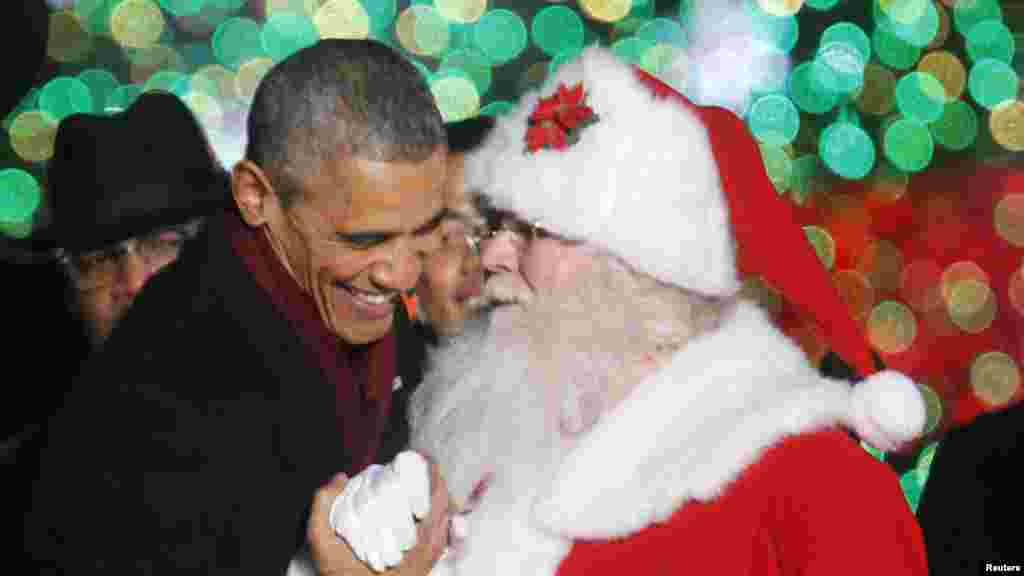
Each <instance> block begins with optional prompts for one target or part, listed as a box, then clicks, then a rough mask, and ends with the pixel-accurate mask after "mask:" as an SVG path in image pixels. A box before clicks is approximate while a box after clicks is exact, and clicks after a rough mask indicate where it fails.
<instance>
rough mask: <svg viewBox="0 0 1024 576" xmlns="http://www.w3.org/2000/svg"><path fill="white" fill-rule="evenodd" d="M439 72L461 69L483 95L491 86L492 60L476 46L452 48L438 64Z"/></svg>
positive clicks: (478, 92)
mask: <svg viewBox="0 0 1024 576" xmlns="http://www.w3.org/2000/svg"><path fill="white" fill-rule="evenodd" d="M437 70H438V73H443V72H444V71H446V70H459V71H461V72H462V73H464V74H466V75H467V76H468V77H469V78H470V79H471V80H472V81H473V85H475V86H476V92H477V94H479V95H480V96H483V95H484V94H486V93H487V91H488V90H490V88H491V77H492V75H491V61H490V59H488V58H487V56H486V55H485V54H484V53H483V52H481V51H480V50H478V49H476V48H469V49H462V50H452V51H451V52H449V53H448V55H447V56H445V57H444V59H442V60H441V64H440V66H438V69H437Z"/></svg>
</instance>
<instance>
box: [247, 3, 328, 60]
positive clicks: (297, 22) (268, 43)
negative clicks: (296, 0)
mask: <svg viewBox="0 0 1024 576" xmlns="http://www.w3.org/2000/svg"><path fill="white" fill-rule="evenodd" d="M319 39H320V32H319V31H318V30H317V28H316V25H315V24H314V23H313V20H312V19H310V18H309V16H307V15H305V14H297V13H295V12H277V13H276V14H272V15H271V16H270V17H269V18H267V21H266V22H265V23H264V24H263V30H262V31H261V33H260V42H261V45H262V47H263V51H264V52H265V53H266V54H267V56H269V57H270V59H271V60H274V61H275V62H280V61H281V60H284V59H285V58H287V57H288V56H290V55H292V54H294V53H295V52H298V51H299V50H301V49H303V48H305V47H307V46H312V45H313V44H316V42H317V40H319Z"/></svg>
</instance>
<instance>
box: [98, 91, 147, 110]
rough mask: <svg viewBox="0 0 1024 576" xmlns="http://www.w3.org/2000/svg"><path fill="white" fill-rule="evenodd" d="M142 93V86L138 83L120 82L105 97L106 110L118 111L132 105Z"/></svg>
mask: <svg viewBox="0 0 1024 576" xmlns="http://www.w3.org/2000/svg"><path fill="white" fill-rule="evenodd" d="M140 94H142V86H140V85H138V84H122V85H120V86H118V87H117V88H115V89H114V91H113V92H111V93H110V96H109V97H108V98H107V104H106V107H105V110H106V112H110V113H112V112H119V111H121V110H124V109H126V108H128V107H129V106H131V105H132V102H135V99H136V98H138V97H139V95H140Z"/></svg>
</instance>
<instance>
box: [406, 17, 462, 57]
mask: <svg viewBox="0 0 1024 576" xmlns="http://www.w3.org/2000/svg"><path fill="white" fill-rule="evenodd" d="M451 29H452V26H451V23H450V22H448V20H446V19H445V17H444V16H442V15H441V13H440V12H438V11H437V10H435V9H434V8H433V7H432V6H431V7H429V9H425V10H418V11H417V13H416V20H415V23H414V24H413V30H412V33H413V36H414V37H415V39H416V45H417V46H419V47H420V50H422V51H423V52H425V53H427V54H430V55H431V56H438V57H439V56H440V55H441V54H443V53H444V51H445V50H447V49H448V48H449V47H450V46H451V38H452V35H451Z"/></svg>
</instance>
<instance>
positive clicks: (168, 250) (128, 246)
mask: <svg viewBox="0 0 1024 576" xmlns="http://www.w3.org/2000/svg"><path fill="white" fill-rule="evenodd" d="M201 224H202V220H201V219H197V220H193V221H191V222H187V223H185V224H181V225H178V226H171V227H168V228H161V229H159V230H156V231H154V232H151V233H149V234H146V235H144V236H138V237H135V238H129V239H127V240H123V241H121V242H118V243H117V244H114V245H112V246H108V247H106V248H102V249H100V250H93V251H90V252H84V253H81V254H70V253H67V252H61V253H59V254H58V260H59V261H60V263H61V264H62V265H63V266H64V269H65V270H66V271H67V273H68V276H69V277H70V278H71V280H72V281H73V282H74V283H75V286H76V287H77V288H78V289H79V290H80V291H83V292H87V291H90V290H97V289H99V288H106V287H109V286H111V285H113V284H114V282H115V279H116V278H117V275H118V273H119V272H120V270H121V267H122V265H123V263H124V261H125V258H126V257H127V256H128V255H129V254H135V255H137V256H138V257H139V258H140V259H141V260H142V261H143V263H144V264H145V265H146V266H147V267H149V268H157V267H159V266H162V265H164V264H167V263H170V262H172V261H173V260H174V259H176V258H177V257H178V253H179V252H180V251H181V247H182V245H184V243H185V242H186V241H187V240H189V239H191V238H195V237H196V236H197V235H198V234H199V229H200V226H201Z"/></svg>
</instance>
